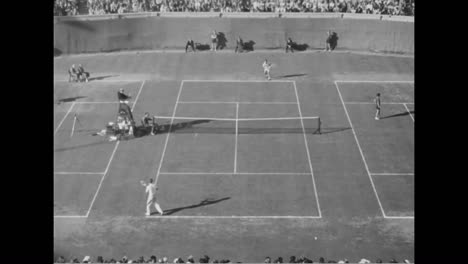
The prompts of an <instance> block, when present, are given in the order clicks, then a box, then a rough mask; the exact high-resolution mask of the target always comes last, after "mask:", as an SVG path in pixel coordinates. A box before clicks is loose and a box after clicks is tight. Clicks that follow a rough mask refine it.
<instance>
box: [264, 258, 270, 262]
mask: <svg viewBox="0 0 468 264" xmlns="http://www.w3.org/2000/svg"><path fill="white" fill-rule="evenodd" d="M263 263H271V259H270V257H266V258H265V260H264V261H263Z"/></svg>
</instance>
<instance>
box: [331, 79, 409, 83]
mask: <svg viewBox="0 0 468 264" xmlns="http://www.w3.org/2000/svg"><path fill="white" fill-rule="evenodd" d="M335 82H337V83H414V81H364V80H336V81H335Z"/></svg>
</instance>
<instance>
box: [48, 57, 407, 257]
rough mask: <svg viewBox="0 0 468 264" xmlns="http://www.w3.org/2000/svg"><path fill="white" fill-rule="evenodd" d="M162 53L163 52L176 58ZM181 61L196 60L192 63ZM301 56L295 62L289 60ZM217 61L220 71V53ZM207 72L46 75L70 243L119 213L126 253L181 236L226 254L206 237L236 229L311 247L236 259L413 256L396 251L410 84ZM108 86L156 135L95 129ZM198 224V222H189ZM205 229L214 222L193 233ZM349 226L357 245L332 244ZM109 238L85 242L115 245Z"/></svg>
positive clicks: (273, 247)
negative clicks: (151, 193) (150, 208)
mask: <svg viewBox="0 0 468 264" xmlns="http://www.w3.org/2000/svg"><path fill="white" fill-rule="evenodd" d="M119 56H121V55H119ZM156 56H161V55H156ZM165 56H167V57H168V58H171V60H172V59H173V58H174V57H175V56H178V55H175V54H172V55H171V54H167V55H165ZM193 56H196V55H193ZM226 56H230V55H226ZM251 56H255V55H251ZM273 56H276V60H277V61H278V65H282V63H281V62H282V61H284V62H285V63H284V64H287V61H288V59H287V58H285V57H282V56H279V55H273ZM313 56H316V55H313ZM317 56H318V57H320V56H322V55H317ZM346 56H347V55H346ZM274 58H275V57H274ZM90 59H92V57H91V58H90ZM192 59H193V60H194V61H192V62H193V63H194V64H197V58H196V57H195V58H192ZM319 59H322V58H319ZM338 59H340V58H338ZM81 60H84V59H83V58H81ZM189 60H191V59H189ZM301 60H302V58H301V57H297V61H298V63H301ZM326 60H327V59H325V61H326ZM341 60H342V58H341ZM370 60H371V61H372V60H374V59H373V58H371V59H370ZM375 60H377V61H378V60H381V59H380V58H376V59H375ZM375 63H378V62H375ZM218 65H219V66H220V67H221V66H222V67H226V66H223V64H222V61H219V64H218ZM304 65H307V64H302V66H301V67H303V66H304ZM110 67H112V66H110ZM206 68H207V72H204V73H203V74H200V76H194V74H187V73H184V72H185V71H187V69H185V68H184V69H182V70H180V71H179V75H183V76H187V79H185V78H184V77H182V78H172V77H171V78H160V76H159V75H158V77H157V78H152V77H148V76H143V75H139V76H137V77H138V78H135V75H132V76H131V77H132V78H128V79H125V78H124V74H122V75H121V76H119V77H118V78H106V79H104V80H96V81H91V82H89V83H80V84H76V83H68V82H67V81H66V79H65V78H63V79H59V78H57V79H56V81H55V82H54V85H55V88H54V91H55V94H54V96H55V98H54V99H55V102H58V101H60V102H61V103H60V104H55V105H54V111H55V113H54V132H55V134H54V143H55V145H54V169H55V172H54V217H55V219H56V221H55V223H56V226H57V227H56V228H58V229H60V228H59V227H60V226H62V225H63V226H66V222H67V221H72V220H74V219H75V220H76V218H82V219H84V220H86V223H82V224H83V228H84V229H85V230H87V231H84V232H83V233H86V234H88V235H83V237H81V238H80V239H82V240H83V241H90V239H94V240H96V236H98V235H97V234H96V232H95V231H96V230H97V231H98V232H97V233H98V234H99V240H100V241H103V240H106V239H109V235H106V234H104V233H99V231H102V230H104V229H105V228H104V227H103V226H102V225H101V224H102V223H104V222H106V223H109V222H110V221H117V220H115V219H120V220H118V221H127V220H128V219H131V220H128V221H132V224H130V223H127V222H126V223H127V224H128V225H129V226H130V225H131V226H132V227H131V229H132V230H139V231H135V232H137V234H139V235H138V237H139V239H140V240H141V242H139V243H138V244H139V247H137V246H136V245H135V248H134V249H132V248H130V249H128V247H127V249H126V250H125V251H126V252H132V250H134V251H135V252H137V251H138V252H141V251H142V250H143V251H145V252H146V251H147V252H148V253H149V252H150V251H151V250H152V249H151V248H154V247H156V248H158V250H162V251H164V252H167V253H164V254H167V255H170V254H172V253H174V254H176V253H175V249H171V244H172V245H174V244H177V243H178V242H177V241H179V242H180V239H182V238H181V237H182V234H181V233H183V232H189V233H190V234H192V235H191V238H190V241H192V242H193V243H195V241H197V240H198V239H204V241H207V242H204V243H208V244H210V245H212V248H213V250H215V251H217V252H223V254H224V255H227V256H229V255H232V256H234V255H235V254H236V253H235V252H232V251H230V252H225V251H223V249H222V248H217V246H216V245H214V244H216V243H220V242H219V239H221V238H218V237H219V236H220V234H226V232H229V233H230V234H231V232H233V233H236V232H238V235H242V234H243V235H244V236H245V237H246V238H245V239H248V240H251V239H254V238H252V237H250V236H249V235H247V233H249V232H253V233H256V234H257V235H258V236H259V237H263V238H264V239H267V240H268V241H269V239H274V237H276V236H282V235H283V234H295V237H297V241H309V242H310V243H309V245H307V244H302V243H299V244H298V243H296V242H292V243H289V244H288V243H287V241H288V240H286V241H281V239H280V240H278V241H275V242H274V243H273V242H271V243H273V244H271V243H269V242H267V243H266V244H262V245H256V246H254V247H253V248H252V249H245V248H243V247H241V246H239V249H240V248H243V249H242V250H241V251H242V253H239V254H241V255H240V257H242V256H243V257H244V259H252V261H253V260H254V259H253V256H256V255H257V253H258V252H257V253H256V252H255V251H256V250H260V251H261V252H262V254H261V255H262V256H263V255H264V254H266V255H268V254H272V255H275V254H291V255H293V254H298V255H300V254H301V253H300V252H305V250H307V248H310V245H313V246H314V248H315V249H314V250H316V251H320V250H322V252H326V253H324V254H323V255H325V256H327V255H328V256H330V257H333V258H338V257H339V255H340V254H342V255H346V254H347V255H346V256H350V255H351V256H353V254H355V255H356V256H357V255H359V256H362V252H368V253H367V254H369V255H367V256H369V258H370V256H373V255H375V256H381V255H382V254H383V255H388V256H390V255H392V254H393V255H395V254H400V253H403V254H409V255H410V257H411V256H412V254H413V253H412V250H411V247H410V248H408V245H410V244H411V243H412V242H411V239H409V241H408V232H410V231H408V227H411V226H412V224H413V222H412V221H413V217H414V200H413V196H414V193H413V190H414V157H413V156H414V84H413V82H412V81H399V80H395V78H389V79H385V78H379V79H380V80H373V81H369V80H368V79H365V78H362V79H357V78H359V76H358V75H357V74H354V75H353V76H350V78H349V79H343V78H341V77H342V76H343V75H340V76H339V77H335V78H333V79H330V78H322V77H320V76H321V75H316V76H315V77H312V76H306V77H301V75H300V74H299V75H298V77H294V76H293V77H292V78H289V77H286V78H276V79H275V78H274V80H272V81H265V80H263V79H262V78H261V77H262V76H261V72H260V74H258V73H255V74H254V73H252V75H251V76H250V75H248V76H250V77H247V78H236V77H235V76H227V75H218V74H217V71H218V70H217V69H213V72H212V73H210V72H209V71H210V68H209V67H206ZM198 70H199V69H198ZM195 71H197V70H196V69H195ZM249 71H252V72H253V70H252V69H245V72H241V73H237V74H236V76H239V75H242V74H244V75H247V74H249V73H248V72H249ZM279 71H283V72H285V71H286V70H285V69H284V68H278V69H277V72H279ZM291 71H296V72H299V71H298V70H297V69H291ZM317 72H318V74H323V70H322V71H317ZM113 73H115V71H113V72H103V73H102V75H110V74H113ZM210 74H211V75H210ZM213 76H216V77H214V78H213ZM255 76H257V77H255ZM356 76H358V77H357V78H356ZM58 77H60V76H58ZM195 77H197V78H195ZM120 88H123V89H125V91H126V92H127V93H130V94H131V95H132V100H131V101H130V103H129V106H130V107H131V108H132V109H133V115H134V117H135V120H136V121H137V123H139V120H140V118H141V117H142V116H143V114H144V113H145V112H149V113H150V114H151V115H156V116H158V119H157V122H158V123H159V124H162V125H163V127H164V128H165V129H164V130H163V131H162V132H161V133H159V134H157V135H155V136H149V135H148V136H142V137H137V138H132V139H129V140H123V141H117V142H109V141H108V140H107V139H106V138H105V137H100V136H96V135H95V133H96V132H98V131H100V130H101V129H103V128H104V126H105V125H106V124H107V123H108V122H110V121H115V118H116V114H117V109H118V103H117V100H116V99H117V97H116V93H117V91H118V90H119V89H120ZM376 92H380V93H382V95H383V96H382V104H383V108H382V114H383V118H382V119H381V120H379V121H376V120H374V118H373V117H374V114H375V106H374V105H373V102H372V100H373V98H374V96H375V94H376ZM319 120H320V122H319ZM319 124H320V133H319V131H318V129H319ZM150 178H153V179H155V180H156V182H157V185H158V187H159V188H160V192H159V193H158V201H159V203H160V204H161V206H162V208H163V210H164V211H165V214H166V215H165V216H159V215H158V214H153V215H151V216H148V217H145V216H144V212H145V206H146V197H145V193H144V188H143V187H142V186H141V185H140V181H141V180H144V181H147V180H148V179H150ZM124 219H127V220H124ZM197 219H198V221H201V222H191V221H197ZM181 221H182V222H181ZM184 221H190V222H184ZM213 221H214V222H213ZM225 221H229V222H225ZM245 221H249V222H245ZM285 221H286V222H285ZM298 221H301V222H298ZM303 221H306V222H303ZM407 221H411V222H407ZM208 226H210V228H214V230H211V231H209V232H208V234H209V235H207V234H206V233H204V234H202V233H203V232H202V231H203V230H205V231H206V228H208ZM273 226H275V227H274V228H273ZM364 226H370V227H371V228H364ZM268 227H270V228H273V229H274V230H276V231H272V230H270V231H268ZM409 229H411V228H409ZM90 230H94V231H90ZM143 230H145V232H148V230H149V231H150V232H151V233H155V234H156V233H157V234H158V236H162V237H164V241H165V243H162V242H160V241H159V242H158V241H155V239H156V238H154V237H151V238H150V237H149V236H148V237H147V236H146V235H143V233H141V232H143ZM221 230H224V231H221ZM301 230H302V231H301ZM402 230H405V231H402ZM64 232H65V233H66V231H64ZM102 232H104V231H102ZM270 232H273V233H275V235H274V234H273V233H270ZM363 232H364V233H363ZM91 233H92V234H91ZM117 233H118V234H120V231H118V232H117ZM124 233H125V232H123V233H122V235H124ZM410 233H411V232H410ZM358 234H365V236H366V237H367V239H368V240H366V241H365V242H363V243H364V244H360V245H359V243H358V244H353V246H350V247H347V248H344V249H341V248H340V247H341V246H339V245H340V243H338V242H337V238H336V237H340V238H339V239H338V240H339V241H341V242H343V240H344V239H355V237H356V236H360V235H358ZM231 235H232V234H231ZM116 236H117V237H118V236H119V235H116ZM207 236H208V237H209V238H207ZM363 236H364V235H363ZM409 236H410V237H411V236H412V235H409ZM311 237H312V239H311ZM313 237H318V238H319V239H318V240H314V239H313ZM350 237H353V238H350ZM115 238H116V237H114V238H113V239H111V240H112V241H114V240H115ZM232 239H233V242H226V241H225V240H224V239H221V240H222V241H224V243H228V244H233V246H234V247H237V246H236V245H240V244H242V243H243V241H244V240H243V238H242V237H237V235H233V237H232ZM140 240H139V241H140ZM216 241H218V242H216ZM375 241H380V242H375ZM290 242H291V241H290ZM108 243H109V242H106V243H105V244H106V245H105V246H102V245H101V246H99V245H98V244H94V245H95V247H96V248H99V247H100V248H112V250H113V252H119V253H120V252H121V251H122V250H123V246H111V245H109V244H108ZM285 243H286V244H287V245H286V244H285ZM353 243H356V242H353ZM143 244H144V245H143ZM71 247H72V248H74V250H75V251H76V250H78V251H80V250H83V248H77V247H75V246H71ZM172 247H173V248H174V246H172ZM86 248H87V250H88V252H89V251H90V250H91V251H92V250H94V249H92V248H91V247H88V246H87V247H86ZM176 248H177V247H176ZM179 248H180V247H179ZM182 248H185V247H182ZM202 248H203V247H201V245H200V246H197V245H193V244H192V245H191V246H190V247H189V246H187V247H186V248H185V249H182V251H184V250H186V251H187V252H188V251H190V253H187V254H198V253H199V254H203V253H202V252H203V250H202ZM279 248H282V249H279ZM326 248H331V249H330V250H328V251H327V249H326ZM357 248H359V249H357ZM96 250H97V249H96ZM127 250H128V251H127ZM263 252H264V253H263ZM268 252H270V253H268ZM276 252H277V253H276ZM289 252H290V253H289ZM353 252H354V253H353ZM396 252H399V253H396ZM89 254H92V252H90V253H89ZM142 254H145V253H142ZM178 254H185V252H184V253H178ZM242 254H243V255H242ZM235 256H236V257H235V258H236V259H237V258H238V256H237V255H235ZM410 257H407V258H410ZM257 261H258V260H257Z"/></svg>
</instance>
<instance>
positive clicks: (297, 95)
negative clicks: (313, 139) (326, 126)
mask: <svg viewBox="0 0 468 264" xmlns="http://www.w3.org/2000/svg"><path fill="white" fill-rule="evenodd" d="M293 85H294V92H295V93H296V100H297V109H298V110H299V116H300V117H301V125H302V134H303V136H304V144H305V148H306V152H307V159H308V160H309V167H310V174H311V175H312V183H313V185H314V192H315V200H316V201H317V209H318V212H319V216H320V217H322V211H321V210H320V203H319V199H318V193H317V187H316V186H315V178H314V169H313V168H312V161H311V160H310V153H309V143H308V142H307V136H306V131H305V127H304V120H303V118H302V111H301V103H300V102H299V94H298V93H297V87H296V81H294V82H293Z"/></svg>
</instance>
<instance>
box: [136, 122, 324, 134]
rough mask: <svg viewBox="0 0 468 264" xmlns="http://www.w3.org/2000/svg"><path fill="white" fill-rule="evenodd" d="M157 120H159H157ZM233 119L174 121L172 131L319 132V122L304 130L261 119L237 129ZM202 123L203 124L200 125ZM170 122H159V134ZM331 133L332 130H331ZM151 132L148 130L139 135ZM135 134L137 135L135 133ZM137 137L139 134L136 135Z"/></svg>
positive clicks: (165, 131)
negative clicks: (249, 125)
mask: <svg viewBox="0 0 468 264" xmlns="http://www.w3.org/2000/svg"><path fill="white" fill-rule="evenodd" d="M156 122H157V121H156ZM210 122H211V124H210V125H206V126H203V124H206V123H210ZM233 124H235V122H233V121H219V120H208V119H207V120H194V121H190V122H181V123H174V124H173V125H172V128H171V131H170V132H171V133H175V134H232V135H233V134H236V133H237V134H302V133H304V132H305V133H306V134H319V133H318V123H314V125H305V127H304V130H303V129H302V126H301V124H300V123H298V122H296V121H295V122H293V123H289V124H285V123H281V121H268V122H265V121H259V122H253V123H252V125H251V127H243V126H242V125H241V126H240V127H239V128H238V129H237V132H236V128H235V125H233ZM198 125H201V126H198ZM169 127H170V124H159V131H157V132H155V134H156V135H158V134H165V133H168V132H169ZM330 133H331V132H330ZM148 134H150V131H149V130H147V131H146V132H144V133H143V134H141V135H140V134H139V136H144V135H148ZM135 135H137V134H136V133H135ZM136 137H137V136H136Z"/></svg>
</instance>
